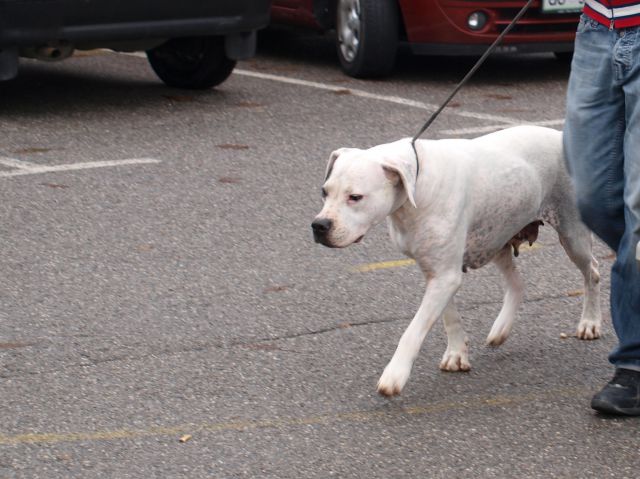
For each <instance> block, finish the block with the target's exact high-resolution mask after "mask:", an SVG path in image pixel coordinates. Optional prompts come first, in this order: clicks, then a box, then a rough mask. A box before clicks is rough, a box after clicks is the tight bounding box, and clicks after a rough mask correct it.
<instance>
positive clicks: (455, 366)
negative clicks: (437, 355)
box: [440, 347, 471, 372]
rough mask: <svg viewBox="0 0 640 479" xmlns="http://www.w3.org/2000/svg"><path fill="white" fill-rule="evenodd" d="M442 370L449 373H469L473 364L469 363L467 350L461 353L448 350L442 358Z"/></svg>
mask: <svg viewBox="0 0 640 479" xmlns="http://www.w3.org/2000/svg"><path fill="white" fill-rule="evenodd" d="M440 369H441V370H443V371H448V372H457V371H469V370H470V369H471V363H469V353H468V352H467V348H466V347H465V349H464V350H460V351H451V350H450V349H449V348H447V351H446V352H445V353H444V356H442V361H440Z"/></svg>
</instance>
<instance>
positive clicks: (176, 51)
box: [147, 37, 236, 90]
mask: <svg viewBox="0 0 640 479" xmlns="http://www.w3.org/2000/svg"><path fill="white" fill-rule="evenodd" d="M147 58H148V59H149V63H150V64H151V67H152V68H153V71H154V72H156V75H158V76H159V77H160V79H161V80H162V81H163V82H165V83H166V84H167V85H169V86H171V87H176V88H187V89H194V90H197V89H205V88H211V87H214V86H216V85H219V84H220V83H222V82H223V81H225V80H226V79H227V78H228V77H229V75H231V72H232V71H233V68H234V67H235V66H236V62H235V61H234V60H231V59H229V58H228V57H227V55H226V54H225V50H224V37H189V38H174V39H172V40H169V41H168V42H166V43H163V44H162V45H160V46H158V47H156V48H154V49H152V50H148V51H147Z"/></svg>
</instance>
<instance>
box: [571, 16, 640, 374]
mask: <svg viewBox="0 0 640 479" xmlns="http://www.w3.org/2000/svg"><path fill="white" fill-rule="evenodd" d="M564 148H565V156H566V159H567V166H568V169H569V171H570V173H571V177H572V178H573V181H574V184H575V188H576V194H577V202H578V207H579V209H580V214H581V215H582V220H583V221H584V223H585V224H586V225H587V226H588V227H589V228H590V229H591V230H592V231H593V232H594V233H595V234H596V235H598V236H599V237H600V238H601V239H602V240H603V241H604V242H605V243H607V244H608V245H609V246H610V247H611V248H612V249H613V250H614V251H615V252H616V254H617V256H616V261H615V263H614V264H613V268H612V270H611V318H612V321H613V326H614V329H615V331H616V334H617V336H618V341H619V342H618V346H617V348H616V349H615V350H614V351H613V352H612V353H611V355H610V356H609V360H610V361H611V362H612V363H613V364H614V365H616V366H618V367H620V366H622V367H624V366H626V367H629V368H631V369H639V368H640V268H639V267H638V263H637V261H636V247H637V244H638V241H639V240H640V27H633V28H627V29H619V30H616V29H614V30H609V29H608V28H607V27H605V26H603V25H600V24H599V23H597V22H595V21H593V20H591V19H589V18H588V17H586V16H585V15H582V17H581V19H580V24H579V26H578V31H577V35H576V43H575V52H574V56H573V62H572V64H571V77H570V79H569V90H568V93H567V116H566V122H565V127H564Z"/></svg>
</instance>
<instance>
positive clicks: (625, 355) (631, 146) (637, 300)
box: [609, 27, 640, 371]
mask: <svg viewBox="0 0 640 479" xmlns="http://www.w3.org/2000/svg"><path fill="white" fill-rule="evenodd" d="M617 57H620V69H621V75H622V76H623V78H624V81H625V83H624V86H623V90H624V94H625V105H626V115H625V121H626V124H627V131H626V134H625V137H624V205H625V206H624V214H625V231H624V234H623V236H622V238H621V240H620V244H619V246H618V250H617V251H616V253H617V257H616V261H615V263H614V265H613V269H612V271H611V316H612V319H613V325H614V327H615V330H616V334H617V335H618V338H619V345H618V348H616V350H615V351H613V353H612V354H611V356H610V358H609V359H610V360H611V362H612V363H613V364H615V365H616V366H618V367H628V368H632V369H637V370H639V371H640V268H639V267H638V263H637V261H636V248H637V245H638V241H639V240H640V28H637V27H636V28H633V29H627V30H626V33H625V35H624V38H621V40H620V46H619V47H618V54H617Z"/></svg>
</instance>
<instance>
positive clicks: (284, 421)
mask: <svg viewBox="0 0 640 479" xmlns="http://www.w3.org/2000/svg"><path fill="white" fill-rule="evenodd" d="M587 394H588V391H587V390H585V389H582V388H568V389H554V390H549V391H545V392H542V393H537V394H527V395H513V396H489V397H470V398H462V399H460V400H458V401H447V402H440V403H433V404H429V405H426V406H411V407H404V408H398V409H393V408H392V409H389V408H383V409H379V410H364V411H353V412H345V413H337V414H328V415H323V416H309V417H298V418H296V417H284V418H273V419H264V420H246V421H235V422H221V423H211V424H185V425H179V426H170V427H162V426H160V427H151V428H148V429H137V430H136V429H117V430H113V431H94V432H69V433H30V434H17V435H14V436H7V435H2V434H0V445H3V446H16V445H21V444H54V443H61V442H91V441H115V440H122V439H137V438H142V437H150V436H167V437H169V436H174V437H175V438H176V441H179V439H180V438H181V437H184V435H187V434H188V435H189V436H190V437H194V436H195V435H196V434H198V433H212V432H228V431H247V430H253V429H267V428H270V429H282V428H287V427H289V428H291V427H299V426H310V425H325V424H330V423H357V422H366V421H373V420H376V419H382V418H391V419H393V418H394V417H397V416H399V415H400V416H404V415H407V414H408V415H413V416H415V415H428V414H437V413H442V412H448V411H455V410H476V409H482V408H486V407H501V408H509V407H516V406H519V405H522V404H531V403H539V402H541V401H543V400H547V399H548V400H551V401H555V400H558V399H559V398H570V397H583V396H586V395H587Z"/></svg>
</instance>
